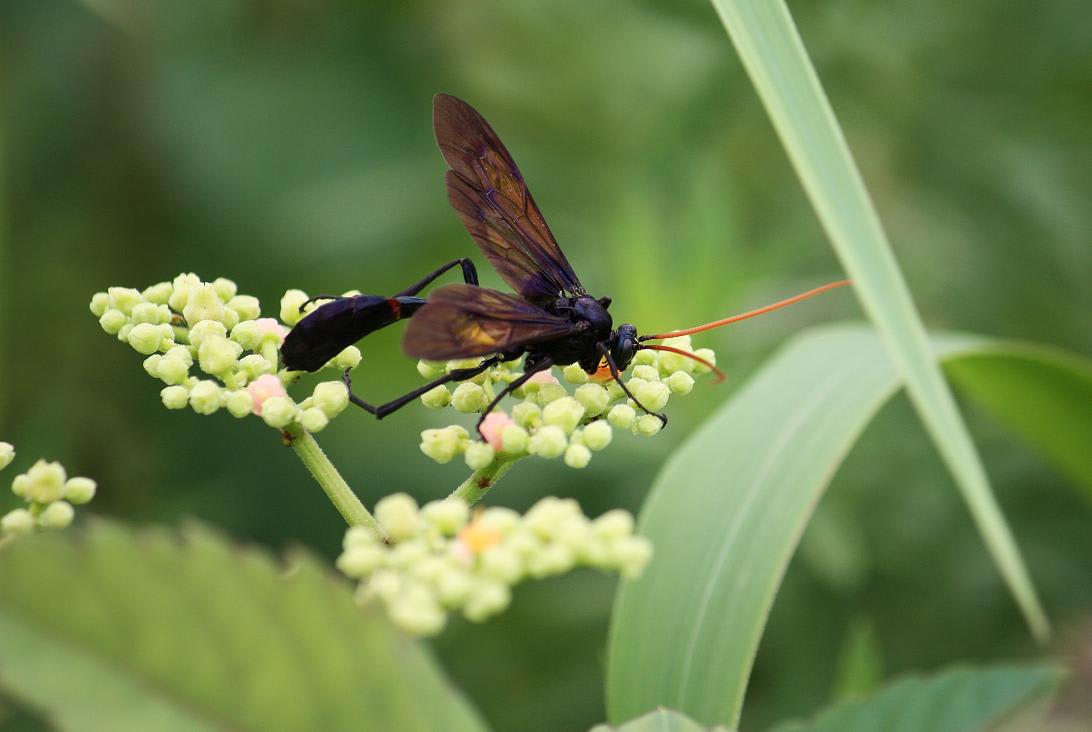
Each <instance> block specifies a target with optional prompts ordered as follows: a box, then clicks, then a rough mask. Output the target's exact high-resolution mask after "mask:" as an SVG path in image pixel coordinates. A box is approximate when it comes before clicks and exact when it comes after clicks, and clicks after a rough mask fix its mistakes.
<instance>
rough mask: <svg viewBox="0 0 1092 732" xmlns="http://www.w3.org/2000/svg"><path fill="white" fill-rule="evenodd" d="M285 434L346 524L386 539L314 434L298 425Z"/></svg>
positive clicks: (297, 455)
mask: <svg viewBox="0 0 1092 732" xmlns="http://www.w3.org/2000/svg"><path fill="white" fill-rule="evenodd" d="M284 433H285V436H286V439H287V441H288V444H289V445H291V447H292V450H293V451H294V452H295V453H296V457H298V458H299V459H300V462H302V463H303V465H304V467H305V468H307V471H308V472H309V473H311V475H312V476H313V477H314V478H315V481H316V482H317V483H318V484H319V486H320V487H321V488H322V490H323V491H325V492H326V497H327V498H329V499H330V502H331V503H333V504H334V508H336V509H337V510H338V513H340V514H341V517H342V518H344V519H345V521H346V523H348V524H349V525H350V526H367V527H368V528H370V529H372V530H373V531H375V532H376V533H377V534H379V536H381V537H383V538H384V539H386V538H387V532H385V531H384V530H383V527H382V526H380V525H379V522H377V521H376V520H375V517H374V516H372V515H371V514H370V513H368V509H366V508H364V504H363V503H361V502H360V499H359V498H357V497H356V494H355V493H353V490H352V488H350V487H349V484H348V483H346V482H345V479H344V478H342V477H341V473H339V472H337V468H335V467H334V464H333V463H331V462H330V458H328V457H326V453H324V452H323V451H322V448H321V447H319V444H318V442H316V441H315V438H314V437H313V436H312V435H311V433H310V432H308V431H307V430H305V429H303V428H302V427H300V426H299V425H298V424H294V425H292V426H290V427H288V428H287V429H285V431H284Z"/></svg>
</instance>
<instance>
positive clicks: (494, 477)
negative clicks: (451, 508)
mask: <svg viewBox="0 0 1092 732" xmlns="http://www.w3.org/2000/svg"><path fill="white" fill-rule="evenodd" d="M517 460H519V458H518V457H513V458H504V457H502V458H500V459H497V460H495V461H493V462H492V463H490V464H489V465H487V466H485V467H484V468H482V469H480V470H475V471H474V472H473V473H471V474H470V477H469V478H467V479H466V480H464V481H463V482H462V484H460V485H459V487H458V488H456V489H455V490H453V491H452V492H451V495H450V496H448V497H447V499H448V500H449V501H450V500H452V499H460V500H462V501H464V502H465V503H466V504H467V505H468V506H473V505H474V504H475V503H477V502H478V501H480V500H481V499H482V498H484V497H485V494H486V493H488V492H489V489H490V488H492V487H493V485H494V484H495V483H496V482H497V481H498V480H500V479H501V476H503V475H504V474H505V473H507V472H508V469H509V468H511V467H512V466H513V465H515V464H516V461H517Z"/></svg>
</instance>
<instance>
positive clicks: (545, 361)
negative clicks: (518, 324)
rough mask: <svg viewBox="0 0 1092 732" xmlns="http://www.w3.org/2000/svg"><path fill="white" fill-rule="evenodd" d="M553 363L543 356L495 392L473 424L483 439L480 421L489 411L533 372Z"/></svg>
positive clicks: (542, 369) (548, 366) (523, 382)
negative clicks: (497, 392)
mask: <svg viewBox="0 0 1092 732" xmlns="http://www.w3.org/2000/svg"><path fill="white" fill-rule="evenodd" d="M505 360H508V361H510V360H512V359H505ZM553 365H554V362H553V361H551V360H550V359H549V358H544V359H542V360H541V361H538V362H536V363H535V364H534V365H532V366H530V367H529V368H528V369H527V370H526V371H524V372H523V375H522V376H520V377H519V378H518V379H516V380H515V381H513V382H512V383H511V384H508V385H507V386H505V387H504V388H503V389H501V391H500V393H499V394H497V396H495V397H494V398H493V401H491V402H489V406H488V407H486V408H485V409H484V410H482V415H481V416H480V417H478V424H476V425H475V426H474V429H476V430H477V431H478V434H479V435H481V438H482V439H483V440H484V439H485V435H483V434H482V422H484V421H485V418H486V416H487V415H488V414H489V413H490V412H492V411H493V410H494V409H496V407H497V405H498V404H500V400H501V399H504V398H505V397H506V396H508V395H509V394H511V393H512V392H513V391H515V390H516V389H518V388H520V387H521V386H523V385H524V384H525V383H527V381H528V380H529V379H530V378H531V377H532V376H534V375H535V374H537V373H539V372H540V371H546V370H547V369H549V368H550V367H551V366H553Z"/></svg>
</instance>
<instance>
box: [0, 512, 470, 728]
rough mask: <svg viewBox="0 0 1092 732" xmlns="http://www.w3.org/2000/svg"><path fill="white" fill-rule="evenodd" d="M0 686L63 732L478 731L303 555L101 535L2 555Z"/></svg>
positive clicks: (194, 532) (411, 656)
mask: <svg viewBox="0 0 1092 732" xmlns="http://www.w3.org/2000/svg"><path fill="white" fill-rule="evenodd" d="M0 657H2V658H3V659H4V663H3V664H0V688H2V689H3V690H4V691H5V692H7V693H10V694H12V695H13V696H14V697H16V698H18V699H20V700H22V701H25V702H26V703H27V704H30V705H33V706H34V707H36V708H38V709H41V710H43V711H44V712H46V713H47V714H48V715H49V718H50V719H51V720H53V721H55V722H56V723H57V725H58V726H59V728H60V729H64V730H75V731H81V730H102V731H103V732H105V731H106V730H111V731H115V730H118V731H120V730H134V731H135V730H151V729H154V730H197V729H202V730H208V729H232V730H263V731H264V730H288V729H359V728H361V727H362V726H364V727H368V728H374V729H397V730H433V729H450V730H480V729H482V726H481V724H480V722H479V721H478V720H477V717H476V716H475V713H474V712H473V711H472V710H471V709H470V707H469V706H468V705H467V704H466V702H465V701H464V700H463V699H462V698H461V697H460V696H459V695H458V694H457V693H456V692H455V691H454V690H453V689H451V688H450V687H449V686H448V685H447V683H446V681H445V680H444V678H443V676H442V675H441V674H440V673H439V672H438V671H437V669H436V666H435V665H434V664H433V662H432V660H431V659H430V658H429V656H428V654H427V653H426V652H425V651H423V649H421V648H420V647H419V646H417V645H416V644H415V643H414V642H412V641H410V640H408V639H406V638H405V637H403V636H401V635H400V634H398V633H397V632H395V631H394V630H393V629H392V628H391V627H390V626H389V625H388V624H387V623H386V622H385V621H384V620H383V619H382V618H381V617H379V616H377V615H374V614H362V613H361V611H360V610H359V609H358V608H357V607H356V605H354V604H353V602H352V597H351V592H350V591H349V588H348V586H347V584H346V583H344V582H339V581H336V580H334V579H333V578H332V577H331V576H329V575H328V574H327V573H326V571H325V570H323V569H322V568H321V567H320V565H318V564H317V563H316V562H315V561H314V560H313V559H312V558H311V557H310V556H308V555H305V554H302V553H297V554H296V555H294V556H293V557H292V559H291V561H290V564H289V567H288V569H287V571H286V570H285V568H283V567H279V566H277V564H276V563H275V562H274V561H273V559H272V558H271V557H270V556H269V555H268V554H266V553H264V552H260V551H256V550H253V549H240V548H236V547H233V546H231V545H229V544H228V543H226V542H225V541H224V540H223V539H222V538H220V537H219V536H217V535H215V534H213V533H210V532H209V531H208V530H206V529H203V528H200V527H197V526H190V527H188V528H187V529H186V530H185V531H183V532H182V533H181V534H180V535H174V534H171V533H167V532H164V531H146V532H141V533H133V532H131V531H129V530H128V529H125V528H123V527H121V526H120V525H116V524H109V523H97V524H95V525H94V526H93V527H91V528H90V529H89V530H88V531H87V532H86V533H85V534H84V535H82V536H72V535H65V536H35V537H28V538H26V539H23V540H20V541H18V542H14V543H13V544H12V545H11V546H8V547H5V549H4V551H2V552H0Z"/></svg>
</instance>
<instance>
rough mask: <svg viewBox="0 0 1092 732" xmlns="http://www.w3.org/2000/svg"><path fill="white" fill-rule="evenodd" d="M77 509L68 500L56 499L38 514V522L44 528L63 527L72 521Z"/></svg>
mask: <svg viewBox="0 0 1092 732" xmlns="http://www.w3.org/2000/svg"><path fill="white" fill-rule="evenodd" d="M75 517H76V510H75V509H74V508H72V504H71V503H68V502H67V501H54V502H53V503H51V504H49V505H48V506H46V507H45V510H44V511H42V513H41V514H39V515H38V524H39V525H40V526H41V527H42V528H43V529H63V528H65V527H67V526H68V525H69V524H71V523H72V519H73V518H75Z"/></svg>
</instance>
